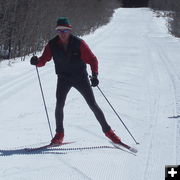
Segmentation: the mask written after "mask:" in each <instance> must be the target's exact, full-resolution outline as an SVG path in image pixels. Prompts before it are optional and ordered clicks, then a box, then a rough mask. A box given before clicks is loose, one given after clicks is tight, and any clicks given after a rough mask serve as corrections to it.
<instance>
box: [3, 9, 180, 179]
mask: <svg viewBox="0 0 180 180" xmlns="http://www.w3.org/2000/svg"><path fill="white" fill-rule="evenodd" d="M164 21H165V20H164V19H163V18H156V17H155V14H153V12H152V11H151V10H149V9H146V8H137V9H128V8H125V9H122V8H120V9H118V10H116V11H115V13H114V16H113V18H112V20H111V22H110V23H109V24H108V25H106V26H103V27H102V28H99V29H98V30H96V32H95V33H93V34H91V35H88V36H85V37H84V39H85V40H86V41H87V43H88V44H89V45H90V47H91V48H92V50H93V51H94V52H95V54H96V55H97V57H98V59H99V64H100V65H99V66H100V73H99V74H100V75H99V79H100V87H102V90H103V91H104V92H105V94H106V95H107V97H108V99H109V100H110V102H111V103H112V105H113V106H114V107H115V109H116V110H117V112H118V113H119V114H120V117H121V118H122V119H123V121H124V122H125V124H126V125H127V127H128V128H129V129H130V131H131V132H132V134H133V135H134V136H135V138H136V139H137V141H138V142H140V145H137V146H136V147H137V149H138V150H139V152H138V154H137V156H132V155H131V154H129V153H127V151H123V150H111V149H96V150H81V151H80V150H78V151H73V152H70V153H69V152H68V153H66V151H58V150H56V149H54V150H53V151H45V152H37V153H29V154H28V153H23V150H22V148H24V147H33V146H36V144H35V143H36V142H37V145H38V142H39V143H40V144H43V143H42V142H44V141H47V142H48V141H49V138H50V136H49V131H48V128H47V122H46V121H47V120H46V119H45V118H46V117H45V115H44V109H43V104H42V99H41V94H40V92H39V87H38V81H37V74H36V71H35V68H34V67H32V66H30V65H29V64H28V63H29V62H24V63H23V64H20V63H19V64H16V66H15V67H13V66H12V67H11V68H8V69H7V70H6V69H3V68H2V69H3V74H2V73H1V72H0V75H3V76H0V83H1V84H0V92H1V93H0V114H1V123H0V136H1V137H2V138H1V147H0V160H1V164H0V179H3V180H12V179H13V180H16V179H17V180H20V179H23V180H26V179H27V180H33V179H39V180H41V179H43V180H44V179H53V180H56V179H59V178H61V179H63V180H72V179H73V180H74V179H76V180H79V179H80V180H81V179H85V180H86V179H87V180H90V179H91V180H97V179H98V180H101V179H103V180H109V179H113V180H119V179H122V180H129V179H133V180H161V179H164V175H165V165H175V164H179V163H180V153H179V150H180V141H179V138H180V118H179V117H180V93H179V92H180V85H179V80H180V71H179V69H178V67H179V66H178V65H179V62H178V61H179V59H180V55H179V48H180V41H179V40H178V39H176V38H175V37H172V36H170V35H169V34H168V33H167V32H166V26H165V24H164ZM53 66H54V65H53V63H52V62H50V63H47V65H46V66H45V67H44V68H40V69H39V71H40V75H41V80H42V84H43V88H44V91H45V92H44V94H45V97H46V101H47V107H48V110H49V116H50V120H51V124H52V128H53V130H54V129H55V122H54V107H55V90H56V89H55V88H56V76H55V75H54V67H53ZM26 69H27V70H26ZM112 70H113V71H112ZM5 73H7V77H6V76H5ZM94 92H95V96H96V99H97V102H98V104H99V105H100V107H101V108H102V110H103V111H104V113H105V116H106V118H107V121H108V122H109V124H110V125H111V127H112V129H114V130H115V131H116V133H117V134H118V135H119V136H120V137H121V138H122V140H123V141H124V142H126V143H128V144H129V145H132V146H133V145H135V143H134V142H133V140H132V139H131V137H130V136H129V134H128V133H127V131H126V130H125V128H124V127H123V126H122V124H121V123H120V121H119V120H118V119H117V117H116V116H115V115H114V113H113V112H112V110H111V109H110V107H109V106H108V104H107V102H106V101H105V99H104V98H103V97H102V95H101V94H100V92H99V91H98V90H97V89H96V88H94ZM64 126H65V135H66V136H65V141H76V143H73V144H69V145H66V147H70V148H71V147H88V146H99V145H110V143H109V142H108V139H107V138H106V137H105V136H104V134H103V133H102V132H101V128H100V126H99V124H98V122H97V120H96V119H95V117H94V115H93V114H92V112H91V111H90V109H89V108H88V106H87V105H86V104H85V101H84V99H83V98H82V97H81V96H80V95H79V93H78V92H77V91H75V90H74V89H72V90H71V91H70V93H69V95H68V98H67V101H66V107H65V120H64ZM12 140H13V141H12ZM66 147H65V146H64V148H66ZM8 149H9V150H8Z"/></svg>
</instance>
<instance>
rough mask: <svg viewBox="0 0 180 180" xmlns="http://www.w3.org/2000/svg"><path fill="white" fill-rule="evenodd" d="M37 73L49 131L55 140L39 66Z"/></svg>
mask: <svg viewBox="0 0 180 180" xmlns="http://www.w3.org/2000/svg"><path fill="white" fill-rule="evenodd" d="M36 72H37V76H38V80H39V86H40V89H41V94H42V99H43V103H44V108H45V112H46V116H47V120H48V125H49V130H50V133H51V137H52V138H53V134H52V130H51V124H50V121H49V115H48V111H47V106H46V102H45V98H44V93H43V88H42V84H41V79H40V75H39V71H38V68H37V66H36Z"/></svg>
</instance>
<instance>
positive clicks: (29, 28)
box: [0, 0, 120, 59]
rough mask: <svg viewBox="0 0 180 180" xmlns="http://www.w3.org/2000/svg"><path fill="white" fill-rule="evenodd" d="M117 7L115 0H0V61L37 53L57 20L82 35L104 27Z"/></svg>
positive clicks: (50, 33) (53, 30) (52, 30)
mask: <svg viewBox="0 0 180 180" xmlns="http://www.w3.org/2000/svg"><path fill="white" fill-rule="evenodd" d="M118 7H120V1H119V0H110V1H109V0H38V1H37V0H0V24H1V26H0V59H9V58H15V57H18V56H25V55H27V54H29V53H32V52H34V51H37V50H41V49H42V47H43V46H44V43H46V42H47V41H48V40H49V39H50V38H52V37H53V36H54V35H55V25H56V19H57V18H58V17H60V16H67V17H69V19H70V21H71V24H72V26H73V31H74V33H75V34H77V35H83V34H86V33H89V32H90V31H94V30H95V29H96V28H97V27H99V26H101V25H102V24H105V23H107V22H108V21H109V19H110V17H111V16H112V14H113V10H114V9H115V8H118Z"/></svg>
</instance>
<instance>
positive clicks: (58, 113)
mask: <svg viewBox="0 0 180 180" xmlns="http://www.w3.org/2000/svg"><path fill="white" fill-rule="evenodd" d="M70 89H71V84H70V83H69V81H67V80H66V79H65V78H62V77H58V83H57V90H56V99H57V101H56V109H55V117H56V132H62V133H64V128H63V118H64V112H63V109H64V104H65V100H66V97H67V93H68V92H69V90H70Z"/></svg>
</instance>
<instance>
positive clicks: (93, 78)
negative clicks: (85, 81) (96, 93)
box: [90, 72, 99, 87]
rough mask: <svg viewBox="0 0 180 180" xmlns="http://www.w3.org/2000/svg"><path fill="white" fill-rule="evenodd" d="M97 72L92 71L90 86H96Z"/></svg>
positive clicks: (97, 81)
mask: <svg viewBox="0 0 180 180" xmlns="http://www.w3.org/2000/svg"><path fill="white" fill-rule="evenodd" d="M97 76H98V74H97V73H94V72H93V73H92V76H91V77H90V81H91V86H93V87H96V86H98V84H99V80H98V78H97Z"/></svg>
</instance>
